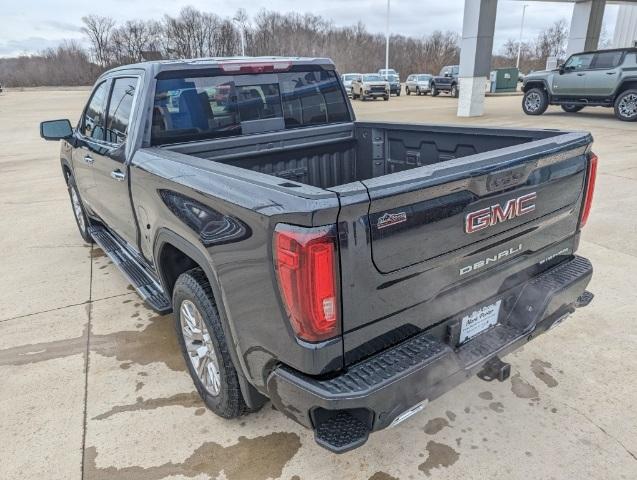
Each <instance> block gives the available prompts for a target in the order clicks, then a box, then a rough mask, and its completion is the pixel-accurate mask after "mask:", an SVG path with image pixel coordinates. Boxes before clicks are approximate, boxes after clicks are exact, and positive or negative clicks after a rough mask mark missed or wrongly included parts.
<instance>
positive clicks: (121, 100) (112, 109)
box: [106, 77, 138, 145]
mask: <svg viewBox="0 0 637 480" xmlns="http://www.w3.org/2000/svg"><path fill="white" fill-rule="evenodd" d="M137 82H138V79H137V78H134V77H127V78H116V79H115V80H114V81H113V88H112V90H111V99H110V101H109V103H108V115H107V116H106V141H107V142H110V143H116V144H118V145H119V144H121V143H124V141H125V140H126V135H127V134H128V124H129V121H130V114H131V109H132V107H133V99H134V98H135V92H136V91H137Z"/></svg>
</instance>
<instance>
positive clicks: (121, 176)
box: [111, 168, 126, 182]
mask: <svg viewBox="0 0 637 480" xmlns="http://www.w3.org/2000/svg"><path fill="white" fill-rule="evenodd" d="M111 178H113V179H115V180H117V181H118V182H121V181H123V180H124V179H125V178H126V174H125V173H124V172H122V171H121V170H120V169H119V168H118V169H117V170H113V171H112V172H111Z"/></svg>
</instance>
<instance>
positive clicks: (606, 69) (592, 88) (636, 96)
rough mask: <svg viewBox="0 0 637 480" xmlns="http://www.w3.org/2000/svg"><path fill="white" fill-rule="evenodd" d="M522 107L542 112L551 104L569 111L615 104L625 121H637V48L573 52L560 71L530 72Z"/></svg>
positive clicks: (525, 109)
mask: <svg viewBox="0 0 637 480" xmlns="http://www.w3.org/2000/svg"><path fill="white" fill-rule="evenodd" d="M522 90H523V91H524V98H523V100H522V109H523V110H524V112H525V113H526V114H528V115H541V114H542V113H544V112H545V111H546V109H547V108H548V106H549V105H560V106H561V107H562V110H564V111H565V112H569V113H575V112H579V111H580V110H581V109H582V108H584V107H593V106H598V107H613V108H614V109H615V116H616V117H617V118H619V119H620V120H623V121H629V122H632V121H635V120H637V48H623V49H613V50H598V51H593V52H583V53H576V54H575V55H571V56H570V57H569V58H568V60H567V61H566V63H564V64H563V65H560V68H558V69H557V70H550V71H542V72H533V73H529V74H528V75H527V76H526V77H525V79H524V85H523V87H522Z"/></svg>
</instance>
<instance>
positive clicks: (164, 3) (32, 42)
mask: <svg viewBox="0 0 637 480" xmlns="http://www.w3.org/2000/svg"><path fill="white" fill-rule="evenodd" d="M391 4H392V13H391V27H390V28H391V32H392V33H401V34H403V35H412V36H422V35H426V34H429V33H431V32H433V31H434V30H452V31H456V32H460V31H461V29H462V14H463V5H464V0H392V2H391ZM187 5H192V6H194V7H196V8H198V9H200V10H204V11H213V12H215V13H217V14H218V15H221V16H231V15H233V14H234V12H235V11H236V10H237V9H238V8H241V7H243V8H245V9H246V11H247V12H248V15H249V16H252V15H254V14H255V13H257V12H258V11H259V10H260V9H262V8H267V9H269V10H275V11H279V12H298V13H305V12H310V13H314V14H317V15H321V16H323V17H325V18H328V19H331V20H332V21H333V22H334V24H336V25H338V26H345V25H353V24H355V23H357V22H358V21H359V20H360V21H362V22H363V23H364V24H365V25H366V26H367V29H368V30H369V31H372V32H384V31H385V12H386V5H387V3H386V1H385V0H317V1H314V2H305V1H299V0H268V1H261V0H251V1H249V2H244V1H227V0H226V1H219V0H208V1H205V0H190V1H182V0H153V1H152V2H141V1H138V2H135V1H134V0H107V1H105V2H81V1H80V2H78V1H77V0H58V1H45V0H19V1H13V2H8V1H7V2H3V6H2V7H1V8H0V25H1V27H0V57H2V56H4V57H6V56H14V55H18V54H21V53H35V52H38V51H40V50H42V49H45V48H48V47H54V46H56V45H58V44H59V43H60V42H61V41H62V40H64V39H70V38H75V39H78V40H83V39H84V37H83V34H82V32H81V30H80V28H81V26H82V22H81V18H82V16H84V15H88V14H98V15H108V16H111V17H113V18H115V19H116V20H118V21H125V20H129V19H149V18H154V19H160V18H162V17H163V15H164V14H169V15H175V14H177V13H178V12H179V10H180V9H181V8H182V7H184V6H187ZM522 5H523V2H522V1H518V0H500V2H499V5H498V17H497V22H496V32H495V47H494V50H495V51H496V52H497V51H498V50H499V48H500V47H501V45H502V44H503V43H504V42H505V41H506V40H507V39H509V38H515V39H517V37H518V35H519V31H520V20H521V15H522ZM572 10H573V5H572V4H571V3H549V2H529V6H528V8H527V10H526V12H527V13H526V20H525V33H524V38H525V39H530V38H533V37H534V36H535V35H536V34H537V33H538V32H539V31H540V30H541V29H543V28H544V27H546V26H548V25H550V24H551V23H552V22H553V21H555V20H557V19H560V18H564V19H566V20H568V21H570V18H571V12H572ZM616 16H617V6H614V5H609V6H607V7H606V14H605V16H604V28H605V31H606V32H607V34H608V35H609V36H611V39H612V32H613V29H614V26H615V19H616ZM289 53H290V54H293V53H294V52H289Z"/></svg>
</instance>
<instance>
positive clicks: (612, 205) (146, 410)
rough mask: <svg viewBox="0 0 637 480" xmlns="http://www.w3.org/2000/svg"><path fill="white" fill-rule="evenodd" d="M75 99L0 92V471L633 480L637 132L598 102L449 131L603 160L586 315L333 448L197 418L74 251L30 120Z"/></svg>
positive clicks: (119, 303) (381, 107)
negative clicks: (584, 144) (522, 135)
mask: <svg viewBox="0 0 637 480" xmlns="http://www.w3.org/2000/svg"><path fill="white" fill-rule="evenodd" d="M87 96H88V91H86V90H81V89H80V90H27V91H24V92H8V93H4V94H1V95H0V138H1V139H2V140H3V142H2V144H3V147H2V149H3V150H2V154H0V178H2V188H1V189H0V205H1V206H2V207H1V208H2V215H0V232H2V235H0V251H1V252H2V262H1V265H2V266H1V268H2V274H1V275H0V292H2V293H1V294H0V302H1V303H0V305H1V306H2V307H3V308H2V310H1V311H0V378H2V379H3V382H2V386H1V387H0V425H1V426H2V428H1V429H0V458H2V461H1V462H0V478H3V479H4V478H6V479H23V478H24V479H30V478H47V479H79V478H86V479H132V480H142V479H143V480H151V479H153V480H154V479H163V478H196V479H205V478H226V479H230V480H237V479H241V480H243V479H254V480H265V479H267V478H282V479H286V480H291V479H314V478H321V479H322V478H348V479H349V478H352V479H374V480H389V479H392V478H400V479H418V478H428V477H435V478H440V479H485V478H489V479H507V480H511V479H524V480H528V479H549V478H554V479H572V478H604V479H627V480H629V479H634V478H637V413H636V409H635V407H636V401H637V385H636V384H635V381H634V379H635V378H637V362H636V361H635V357H636V356H637V332H636V330H635V327H634V317H635V310H636V308H637V293H636V292H637V290H636V289H635V288H634V286H633V285H632V282H633V272H635V271H637V240H635V239H636V238H637V235H636V234H637V213H635V212H636V211H635V208H634V205H636V204H637V163H635V162H637V124H627V123H622V122H619V121H617V120H615V119H614V118H613V116H612V111H611V110H609V109H592V108H591V109H585V110H584V111H582V112H580V113H578V114H571V115H569V114H566V113H563V112H561V110H559V109H557V108H555V107H551V108H550V109H549V111H548V112H547V113H546V114H545V115H543V116H541V117H528V116H525V115H524V114H523V113H522V111H521V108H520V102H521V98H520V97H490V98H487V99H486V104H485V105H486V115H485V116H484V117H481V118H465V119H462V123H469V124H474V125H489V126H519V127H541V128H562V129H578V130H579V129H581V130H589V131H591V132H592V133H593V135H594V137H595V145H594V150H595V152H596V153H597V154H598V155H599V157H600V165H599V173H598V183H597V191H596V194H595V195H596V196H595V204H594V207H593V212H592V216H591V219H590V220H589V225H588V226H587V227H586V230H585V233H584V235H583V241H582V245H581V248H580V253H581V254H583V255H585V256H587V257H589V258H590V259H591V260H592V262H593V264H594V266H595V275H594V278H593V282H592V284H591V286H590V289H591V290H592V291H593V292H594V293H595V294H596V298H595V300H594V302H593V303H592V304H591V306H590V307H589V308H586V309H583V310H580V311H578V312H577V313H576V314H575V315H574V316H573V317H572V318H570V319H569V320H568V321H567V322H565V323H564V325H563V326H561V327H560V328H558V329H556V330H554V331H553V332H551V333H550V334H548V335H545V336H542V337H540V338H539V339H537V340H535V341H534V342H532V343H531V344H529V345H527V346H526V347H525V348H524V349H523V350H520V351H518V352H516V353H514V354H512V355H510V356H508V357H507V358H506V360H507V361H509V362H510V363H511V364H512V365H513V374H512V377H511V379H510V380H509V381H507V382H505V383H484V382H482V381H480V380H478V379H477V378H474V379H472V380H470V381H468V382H466V383H465V384H463V385H461V386H460V387H459V388H457V389H455V390H453V391H451V392H449V393H447V394H446V395H444V396H443V397H441V398H440V399H438V400H436V401H434V402H432V403H431V404H430V405H429V406H428V407H427V408H426V409H425V411H424V412H423V413H421V414H419V415H417V416H415V417H412V418H411V419H409V420H408V421H406V422H405V423H403V424H401V425H400V426H399V427H397V428H394V429H390V430H386V431H383V432H379V433H376V434H373V435H372V436H371V438H370V441H369V442H368V444H367V445H365V446H364V447H363V448H360V449H358V450H356V451H354V452H350V453H347V454H345V455H342V456H335V455H332V454H330V453H328V452H326V451H324V450H322V449H320V448H319V447H317V446H316V445H315V443H314V441H313V439H312V434H311V432H309V431H307V430H304V429H303V428H301V427H299V426H298V425H296V424H295V423H293V422H292V421H291V420H288V419H287V418H285V417H284V416H283V415H281V414H280V413H278V412H277V411H275V410H273V409H272V408H271V405H270V404H269V403H268V404H266V406H265V407H264V408H263V409H262V410H261V411H260V412H258V413H256V414H252V415H249V416H246V417H243V418H241V419H238V420H233V421H227V420H222V419H220V418H218V417H216V416H215V415H213V414H212V413H210V412H209V411H207V410H206V409H205V408H204V407H203V404H202V403H201V401H200V400H199V398H198V397H197V395H196V393H195V392H194V389H193V386H192V382H191V381H190V378H189V376H188V374H187V372H186V371H185V365H184V363H183V360H182V359H181V356H180V352H179V351H178V348H177V344H176V339H175V336H174V334H173V320H172V316H165V317H159V316H157V315H155V314H154V313H153V312H152V311H150V310H149V309H147V308H146V307H145V306H144V305H143V304H142V302H141V300H140V298H139V297H138V296H137V295H136V294H135V293H134V292H132V291H131V287H129V286H128V284H127V282H126V281H125V280H124V279H123V277H122V276H121V275H120V274H119V272H118V271H117V270H116V268H115V267H114V266H113V265H112V264H111V263H110V261H109V260H108V258H107V257H105V256H104V254H103V252H101V250H99V249H98V248H96V247H91V246H89V245H86V244H84V243H83V242H82V240H81V238H80V236H79V234H78V233H77V230H76V226H75V223H74V220H73V217H72V214H71V208H70V205H69V201H68V196H67V193H66V189H65V187H64V182H63V180H62V176H61V172H60V168H59V163H58V160H57V159H58V158H59V155H58V152H59V147H58V145H57V144H54V143H48V142H44V141H41V140H40V139H39V137H38V122H39V121H40V120H43V119H50V118H65V117H68V118H71V120H72V122H73V123H75V121H76V120H77V118H78V115H79V111H80V110H81V108H82V106H83V104H84V102H85V101H86V98H87ZM354 106H355V109H356V111H357V115H358V117H359V118H360V119H376V120H389V121H403V122H404V121H414V122H429V123H457V122H458V119H457V118H456V117H455V112H456V100H455V99H452V98H448V97H445V96H440V97H437V98H432V97H414V96H411V97H406V96H401V97H399V98H394V97H392V99H391V100H390V102H389V103H387V102H382V101H377V102H364V103H363V102H358V101H357V102H354Z"/></svg>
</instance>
